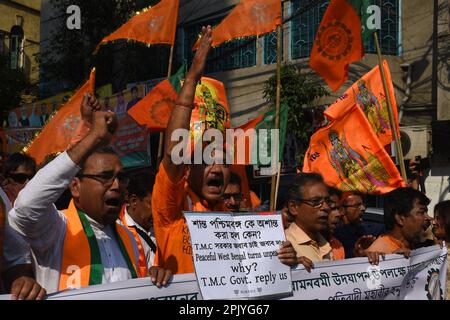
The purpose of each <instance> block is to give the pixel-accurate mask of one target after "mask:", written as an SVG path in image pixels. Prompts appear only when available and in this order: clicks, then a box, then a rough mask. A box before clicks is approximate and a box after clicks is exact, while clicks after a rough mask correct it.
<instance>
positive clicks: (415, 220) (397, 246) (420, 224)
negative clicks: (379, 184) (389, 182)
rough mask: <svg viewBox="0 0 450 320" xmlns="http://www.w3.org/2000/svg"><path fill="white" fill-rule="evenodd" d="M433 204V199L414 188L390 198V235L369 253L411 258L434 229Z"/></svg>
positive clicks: (386, 216) (387, 216) (387, 209)
mask: <svg viewBox="0 0 450 320" xmlns="http://www.w3.org/2000/svg"><path fill="white" fill-rule="evenodd" d="M429 203H430V199H428V198H427V197H426V196H425V195H424V194H423V193H422V192H420V191H418V190H415V189H413V188H399V189H396V190H394V191H391V192H390V193H389V194H387V195H386V197H385V202H384V224H385V227H386V234H384V235H382V236H381V237H379V238H378V239H377V240H375V242H374V243H373V244H372V245H371V246H370V247H369V249H367V251H370V252H374V251H378V252H382V253H386V254H390V253H405V254H406V255H409V252H410V250H413V249H415V248H417V247H418V245H419V244H420V243H422V242H424V240H425V238H426V231H427V229H428V228H429V227H430V225H431V218H430V216H429V215H428V209H427V206H428V204H429Z"/></svg>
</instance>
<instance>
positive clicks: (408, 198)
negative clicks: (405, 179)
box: [384, 187, 430, 230]
mask: <svg viewBox="0 0 450 320" xmlns="http://www.w3.org/2000/svg"><path fill="white" fill-rule="evenodd" d="M416 199H417V200H419V204H421V205H424V206H428V205H429V204H430V199H428V198H427V197H426V196H425V195H424V194H423V193H422V192H420V191H418V190H416V189H413V188H409V187H408V188H398V189H395V190H394V191H391V192H389V193H388V194H386V195H385V196H384V225H385V227H386V230H392V229H394V226H395V215H396V214H399V215H402V216H405V217H407V216H409V215H410V213H411V210H412V208H413V205H414V200H416Z"/></svg>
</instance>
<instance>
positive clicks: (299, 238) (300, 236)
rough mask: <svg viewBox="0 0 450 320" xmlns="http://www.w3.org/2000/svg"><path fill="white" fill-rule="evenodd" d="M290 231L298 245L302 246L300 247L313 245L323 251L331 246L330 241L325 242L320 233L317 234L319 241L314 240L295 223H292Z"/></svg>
mask: <svg viewBox="0 0 450 320" xmlns="http://www.w3.org/2000/svg"><path fill="white" fill-rule="evenodd" d="M289 229H290V231H291V234H292V236H293V238H294V240H295V242H296V243H297V244H300V245H308V244H311V245H315V246H316V247H319V248H320V249H321V250H322V248H325V247H327V246H328V247H329V246H330V244H329V243H328V241H327V240H325V238H324V237H323V236H322V235H321V234H320V233H317V240H313V239H311V238H310V237H309V236H308V235H307V234H306V232H305V231H303V229H302V228H300V227H299V226H298V225H297V224H296V223H295V222H294V223H291V225H290V226H289ZM325 251H326V250H325Z"/></svg>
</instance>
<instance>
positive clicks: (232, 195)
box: [223, 193, 242, 201]
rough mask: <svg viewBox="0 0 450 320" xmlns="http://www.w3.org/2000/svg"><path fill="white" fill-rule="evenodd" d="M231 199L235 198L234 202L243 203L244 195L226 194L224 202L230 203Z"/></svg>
mask: <svg viewBox="0 0 450 320" xmlns="http://www.w3.org/2000/svg"><path fill="white" fill-rule="evenodd" d="M231 197H233V198H234V200H236V201H241V200H242V193H225V194H224V195H223V200H224V201H229V200H230V199H231Z"/></svg>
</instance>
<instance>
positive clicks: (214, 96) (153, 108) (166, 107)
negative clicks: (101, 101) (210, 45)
mask: <svg viewBox="0 0 450 320" xmlns="http://www.w3.org/2000/svg"><path fill="white" fill-rule="evenodd" d="M174 77H175V76H174ZM174 77H172V78H171V79H169V80H164V81H162V82H161V83H159V84H158V85H157V86H156V87H155V88H154V89H153V90H152V91H151V92H150V93H149V94H147V96H145V97H144V98H143V99H142V100H141V101H139V102H138V103H137V104H136V105H134V106H133V108H131V109H130V110H128V114H129V115H130V116H131V117H132V118H133V119H134V120H136V122H137V123H139V124H140V125H146V126H147V127H148V128H149V129H150V130H151V131H164V130H165V129H166V128H167V124H168V122H169V120H170V115H171V113H172V109H173V107H174V105H175V101H176V98H177V95H178V93H179V91H180V90H181V86H180V85H179V84H178V85H177V84H176V83H175V81H176V78H175V79H174ZM178 81H180V80H178ZM229 127H230V109H229V107H228V101H227V95H226V91H225V86H224V85H223V83H222V82H220V81H218V80H215V79H212V78H207V77H202V78H201V82H200V83H199V84H198V85H197V89H196V92H195V108H194V110H193V111H192V117H191V130H192V131H193V132H198V133H199V132H203V131H204V130H205V129H209V128H216V129H219V130H220V131H222V132H224V131H225V129H227V128H229ZM199 130H200V131H199Z"/></svg>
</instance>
